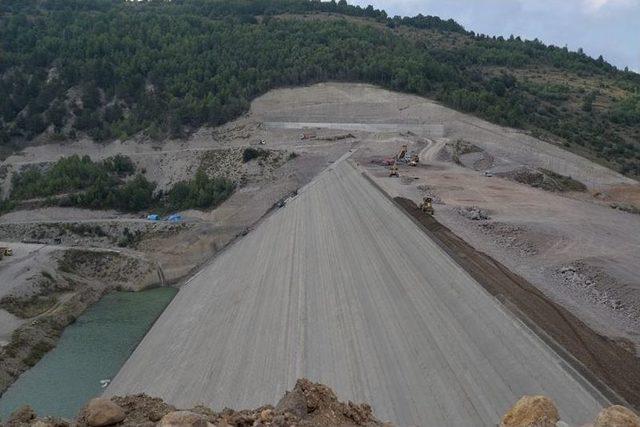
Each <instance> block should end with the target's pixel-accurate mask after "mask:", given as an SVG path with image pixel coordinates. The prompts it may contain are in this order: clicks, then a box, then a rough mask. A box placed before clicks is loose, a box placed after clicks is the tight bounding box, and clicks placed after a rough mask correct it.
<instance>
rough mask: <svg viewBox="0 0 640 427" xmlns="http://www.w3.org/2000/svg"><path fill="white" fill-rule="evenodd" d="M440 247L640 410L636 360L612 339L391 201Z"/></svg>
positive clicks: (606, 389)
mask: <svg viewBox="0 0 640 427" xmlns="http://www.w3.org/2000/svg"><path fill="white" fill-rule="evenodd" d="M394 200H395V201H396V202H397V203H398V204H399V205H400V207H402V208H403V209H404V210H405V212H406V213H408V214H409V215H410V216H411V217H412V218H414V219H415V221H416V222H417V223H418V224H419V225H421V226H422V229H423V230H424V232H425V233H426V234H428V235H429V236H430V237H431V238H432V239H433V240H434V241H435V242H436V243H437V244H438V245H439V246H440V247H442V248H443V249H444V250H445V251H446V252H447V253H448V254H449V255H450V256H451V257H452V258H453V259H454V260H455V261H456V262H457V263H458V264H459V265H461V266H462V267H463V268H464V269H465V270H466V271H467V272H468V273H469V274H470V275H471V276H472V277H473V278H474V279H475V280H477V281H478V283H480V284H481V285H482V286H483V287H484V288H485V289H486V290H487V291H488V292H489V293H490V294H491V295H493V296H495V297H496V298H497V299H498V300H500V301H501V302H502V303H503V304H504V305H505V307H506V308H507V309H509V310H510V311H511V312H513V314H514V315H516V316H517V317H519V318H520V319H521V320H522V321H523V322H524V323H526V324H527V326H529V327H530V328H531V329H533V330H534V332H536V333H537V334H538V336H539V337H540V338H542V339H543V340H544V341H545V342H547V344H548V345H550V347H552V348H553V349H554V350H555V351H556V352H558V353H559V354H560V355H561V356H564V358H565V359H566V360H567V362H569V363H570V364H571V365H572V366H573V367H574V368H575V369H576V370H577V371H578V372H580V373H581V374H582V375H583V376H584V377H585V378H587V379H588V380H589V381H590V382H591V383H592V384H594V385H595V386H596V387H598V388H599V389H600V391H601V392H602V393H603V394H604V395H605V396H606V397H607V398H609V399H610V400H611V401H612V402H614V403H621V404H623V405H624V404H626V403H625V402H624V401H621V399H620V398H622V399H625V400H626V401H627V402H628V404H630V405H632V406H634V407H635V408H636V409H637V408H640V359H638V358H637V357H636V356H635V355H634V354H633V353H631V352H629V351H628V349H627V348H625V346H621V345H620V344H619V343H618V342H617V341H616V340H612V339H609V338H607V337H604V336H602V335H599V334H597V333H596V332H594V331H593V330H592V329H591V328H589V327H588V326H587V325H585V324H584V323H583V322H582V321H580V320H579V319H578V318H576V317H575V316H574V315H573V314H571V313H570V312H569V311H567V310H566V309H565V308H563V307H561V306H559V305H558V304H556V303H554V302H552V301H551V300H550V299H549V298H547V297H546V296H545V295H544V294H543V293H542V292H540V291H539V290H538V289H536V288H535V287H534V286H533V285H531V284H530V283H529V282H528V281H526V280H525V279H523V278H522V277H520V276H519V275H517V274H514V273H512V272H511V271H509V270H508V269H507V268H506V267H504V266H503V265H502V264H500V263H499V262H497V261H495V260H494V259H492V258H491V257H489V256H488V255H486V254H484V253H481V252H478V251H477V250H475V249H474V248H473V247H472V246H470V245H469V244H468V243H466V242H465V241H464V240H462V239H460V238H459V237H458V236H456V235H455V234H454V233H452V232H451V230H449V229H448V228H447V227H445V226H443V225H442V224H440V223H439V222H438V221H436V220H435V219H434V218H433V217H432V216H428V215H426V214H424V213H422V211H421V210H420V209H418V207H417V206H416V204H415V203H414V202H413V201H411V200H408V199H405V198H402V197H396V198H395V199H394Z"/></svg>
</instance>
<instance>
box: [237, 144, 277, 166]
mask: <svg viewBox="0 0 640 427" xmlns="http://www.w3.org/2000/svg"><path fill="white" fill-rule="evenodd" d="M269 155H270V151H268V150H263V149H262V148H253V147H248V148H245V149H244V151H243V152H242V161H243V162H244V163H247V162H249V161H251V160H253V159H266V158H267V157H269Z"/></svg>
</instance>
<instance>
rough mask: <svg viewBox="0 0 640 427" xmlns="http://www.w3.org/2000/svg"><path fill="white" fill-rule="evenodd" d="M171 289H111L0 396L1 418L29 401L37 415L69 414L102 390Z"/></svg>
mask: <svg viewBox="0 0 640 427" xmlns="http://www.w3.org/2000/svg"><path fill="white" fill-rule="evenodd" d="M176 292H177V290H176V289H173V288H156V289H150V290H146V291H141V292H115V293H112V294H109V295H107V296H105V297H103V298H102V299H101V300H100V301H98V302H97V303H96V304H94V305H93V306H91V307H90V308H89V309H88V310H87V311H86V312H85V313H84V314H82V316H80V317H79V318H78V319H77V320H76V322H75V323H73V324H71V325H69V326H68V327H67V328H66V329H65V330H64V332H63V333H62V336H61V337H60V340H59V342H58V344H57V346H56V348H55V349H53V350H52V351H50V352H49V353H48V354H46V355H45V356H44V357H43V358H42V359H41V360H40V361H39V362H38V363H37V364H36V365H35V366H34V367H33V368H31V369H30V370H28V371H27V372H25V373H24V374H22V375H21V376H20V378H18V380H17V381H16V382H15V383H13V384H12V385H11V387H9V389H8V390H7V391H6V392H5V393H4V394H3V395H2V397H1V398H0V417H2V419H3V420H6V419H7V417H8V416H9V415H10V414H11V412H13V411H14V410H15V409H17V408H18V407H20V406H22V405H26V404H28V405H31V407H33V409H35V411H36V412H37V413H38V415H39V416H60V417H65V418H72V417H74V416H75V415H76V414H77V412H78V410H79V409H80V408H81V407H82V406H83V405H84V404H85V403H86V402H87V401H88V400H89V399H91V398H92V397H95V396H98V395H99V394H101V393H102V390H103V388H102V386H101V384H100V381H101V380H105V379H111V378H113V377H114V376H115V375H116V374H117V373H118V371H119V370H120V367H121V366H122V365H123V364H124V362H125V361H126V360H127V358H128V357H129V355H130V354H131V353H132V352H133V350H134V349H135V348H136V346H137V345H138V343H139V342H140V341H141V340H142V338H143V337H144V335H145V334H146V332H147V331H148V330H149V328H150V327H151V325H152V324H153V322H154V321H155V320H156V319H157V318H158V316H159V315H160V314H161V313H162V311H163V310H164V308H165V307H166V306H167V304H169V302H170V301H171V299H172V298H173V297H174V296H175V294H176Z"/></svg>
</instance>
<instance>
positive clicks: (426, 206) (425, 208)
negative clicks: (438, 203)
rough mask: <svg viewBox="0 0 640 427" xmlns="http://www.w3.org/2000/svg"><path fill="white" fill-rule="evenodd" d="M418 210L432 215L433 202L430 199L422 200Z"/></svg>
mask: <svg viewBox="0 0 640 427" xmlns="http://www.w3.org/2000/svg"><path fill="white" fill-rule="evenodd" d="M419 208H420V210H421V211H422V212H424V213H426V214H427V215H433V200H432V199H431V197H425V198H424V199H422V203H421V204H420V206H419Z"/></svg>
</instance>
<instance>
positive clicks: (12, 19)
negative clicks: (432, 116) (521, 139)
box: [0, 0, 640, 175]
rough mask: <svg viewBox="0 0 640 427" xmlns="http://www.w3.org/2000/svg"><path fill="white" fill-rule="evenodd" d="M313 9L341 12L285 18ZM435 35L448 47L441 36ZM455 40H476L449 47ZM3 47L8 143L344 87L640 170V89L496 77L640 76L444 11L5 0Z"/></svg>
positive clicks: (0, 115) (125, 127)
mask: <svg viewBox="0 0 640 427" xmlns="http://www.w3.org/2000/svg"><path fill="white" fill-rule="evenodd" d="M315 12H324V13H332V14H335V15H336V19H330V20H304V21H303V20H296V19H285V18H282V17H281V15H282V14H285V13H288V14H308V13H315ZM352 17H356V18H364V20H356V21H351V20H350V19H351V18H352ZM368 22H370V23H368ZM401 27H406V28H409V29H412V31H425V33H424V35H425V36H424V37H410V36H407V35H406V34H405V32H403V31H400V30H399V28H401ZM431 34H439V35H440V37H439V38H438V40H444V41H445V42H440V43H438V42H433V43H432V42H430V40H436V38H435V37H431V36H430V35H431ZM459 37H463V38H464V40H465V41H468V43H461V44H459V45H457V44H454V45H453V46H454V47H451V46H449V44H448V43H447V42H446V41H447V40H449V41H454V40H455V39H456V38H459ZM425 40H426V41H425ZM0 46H1V49H2V55H0V75H1V76H2V78H0V125H1V126H0V144H5V145H6V144H11V143H13V144H16V143H19V142H20V141H24V140H29V139H32V138H34V137H36V136H37V135H40V134H42V133H43V132H47V133H48V134H50V136H51V138H53V139H68V138H76V137H78V136H79V135H82V134H87V135H89V136H91V137H92V138H94V139H96V140H110V139H113V138H128V137H130V136H132V135H134V134H136V133H138V132H145V133H147V134H148V135H149V136H151V137H153V138H164V137H167V136H170V137H182V136H185V135H187V134H188V133H189V132H190V131H192V130H194V129H196V128H197V127H199V126H202V125H219V124H222V123H224V122H227V121H229V120H231V119H233V118H235V117H237V116H238V115H239V114H241V113H243V112H245V111H246V110H247V109H248V107H249V103H250V101H251V100H252V99H254V98H255V97H256V96H259V95H261V94H263V93H265V92H266V91H268V90H270V89H272V88H277V87H282V86H291V85H302V84H310V83H315V82H320V81H327V80H338V81H354V82H366V83H372V84H377V85H380V86H383V87H385V88H389V89H393V90H399V91H404V92H410V93H415V94H418V95H424V96H429V97H433V98H435V99H437V100H439V101H441V102H443V103H444V104H446V105H448V106H451V107H453V108H456V109H458V110H461V111H465V112H469V113H473V114H476V115H478V116H480V117H483V118H485V119H488V120H490V121H492V122H495V123H498V124H503V125H508V126H515V127H522V128H528V129H532V130H539V131H543V132H546V133H549V134H553V135H556V136H558V137H560V138H563V139H564V140H565V141H566V142H567V143H568V144H578V145H581V146H583V147H585V148H587V149H588V150H591V151H593V152H594V153H597V155H599V156H601V157H602V158H606V159H607V160H610V161H612V162H615V163H616V164H618V165H619V167H620V169H621V170H622V171H623V172H625V173H627V174H630V175H634V174H635V175H640V158H639V156H640V148H639V146H640V141H638V140H637V133H636V134H635V135H636V136H635V139H634V137H633V136H632V137H631V138H630V137H629V135H634V134H633V129H634V127H637V126H638V111H637V110H638V109H637V104H638V103H637V96H635V97H629V98H628V99H627V98H625V99H621V100H620V102H618V103H617V104H616V105H615V108H612V109H610V110H609V111H606V112H602V111H599V110H596V109H593V108H592V109H591V110H589V108H588V107H589V102H588V96H587V95H588V94H587V95H584V96H583V95H579V96H580V97H583V98H584V108H582V109H581V110H580V111H578V112H575V111H572V110H567V109H563V108H562V106H563V105H564V103H566V102H567V101H568V99H569V94H566V93H565V94H563V93H561V91H558V90H557V89H558V88H554V87H540V86H536V85H534V84H530V83H529V82H527V81H524V80H522V79H518V78H516V77H514V76H513V75H511V74H509V73H508V72H507V73H501V74H499V75H490V74H488V73H486V72H485V71H484V70H485V69H488V68H491V67H507V68H508V69H509V68H510V69H516V68H526V67H530V66H543V67H549V68H551V69H558V70H565V71H570V72H572V73H576V74H581V75H589V76H598V77H599V78H602V79H603V80H606V81H609V82H612V83H613V84H617V85H624V87H626V88H628V89H630V90H632V91H633V90H636V91H637V90H638V88H640V79H639V77H638V75H637V74H635V73H631V72H625V71H620V70H617V69H616V68H615V67H613V66H612V65H610V64H608V63H607V62H606V61H604V60H603V59H602V58H597V59H593V58H590V57H588V56H587V55H585V54H584V53H582V52H571V51H569V50H567V49H566V48H558V47H554V46H547V45H545V44H543V43H541V42H539V41H537V40H533V41H528V40H522V39H520V38H518V37H510V38H507V39H505V38H502V37H489V36H485V35H481V34H475V33H473V32H470V31H467V30H465V29H464V28H463V27H462V26H460V25H459V24H458V23H456V22H454V21H451V20H441V19H440V18H437V17H433V16H422V15H419V16H416V17H412V18H410V17H389V16H387V14H386V13H385V12H384V11H380V10H377V9H374V8H373V7H366V8H361V7H358V6H351V5H349V4H347V3H346V1H344V0H341V1H339V2H335V1H330V2H320V1H309V0H235V1H222V0H173V1H170V2H169V1H160V0H153V1H136V2H128V1H120V0H6V1H3V2H1V3H0ZM636 93H637V92H636ZM563 97H565V98H563ZM591 104H592V102H591ZM629 129H631V130H629Z"/></svg>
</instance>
